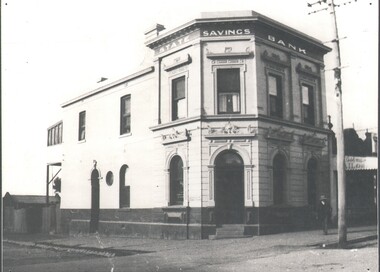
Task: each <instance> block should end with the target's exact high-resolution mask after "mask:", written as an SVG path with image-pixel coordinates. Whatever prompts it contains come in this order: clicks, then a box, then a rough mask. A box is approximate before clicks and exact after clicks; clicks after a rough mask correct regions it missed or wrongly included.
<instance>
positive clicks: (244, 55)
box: [206, 47, 254, 59]
mask: <svg viewBox="0 0 380 272" xmlns="http://www.w3.org/2000/svg"><path fill="white" fill-rule="evenodd" d="M253 55H254V54H253V52H252V51H251V49H250V48H249V47H247V49H246V51H245V52H232V48H231V47H226V48H225V49H224V52H222V53H212V52H210V51H208V49H207V52H206V56H207V58H209V59H220V58H248V57H250V56H252V57H253Z"/></svg>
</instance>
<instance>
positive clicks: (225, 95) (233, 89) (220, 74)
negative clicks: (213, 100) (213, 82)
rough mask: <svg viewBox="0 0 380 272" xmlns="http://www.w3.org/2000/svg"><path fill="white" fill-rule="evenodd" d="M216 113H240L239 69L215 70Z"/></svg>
mask: <svg viewBox="0 0 380 272" xmlns="http://www.w3.org/2000/svg"><path fill="white" fill-rule="evenodd" d="M217 93H218V113H240V69H239V68H230V69H218V70H217Z"/></svg>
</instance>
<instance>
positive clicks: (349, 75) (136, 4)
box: [1, 0, 379, 195]
mask: <svg viewBox="0 0 380 272" xmlns="http://www.w3.org/2000/svg"><path fill="white" fill-rule="evenodd" d="M329 1H330V0H329ZM307 2H309V3H313V2H316V1H307V0H291V1H283V0H228V1H227V0H192V1H178V0H163V1H153V0H140V1H124V0H107V1H105V0H75V1H74V0H65V1H62V0H8V1H7V0H5V1H1V77H2V78H1V118H2V119H1V126H2V131H1V136H2V137H1V139H2V151H1V152H2V154H1V155H2V166H1V175H2V195H4V194H5V193H6V192H10V193H11V194H41V195H43V194H45V190H46V189H45V184H46V150H47V147H46V141H47V128H48V127H49V126H51V125H53V124H55V123H56V122H58V121H60V120H61V118H62V115H61V113H62V111H61V107H60V105H61V104H62V103H64V102H65V101H68V100H70V99H72V98H74V97H77V96H79V95H81V94H83V93H85V92H88V91H91V90H92V89H93V88H94V87H96V82H97V81H99V79H100V78H101V77H107V78H109V79H118V78H121V77H124V76H126V75H129V74H131V73H133V72H135V71H136V69H137V67H138V66H139V65H140V64H141V63H142V61H143V59H144V52H145V50H146V49H145V46H144V32H145V30H147V29H148V28H149V27H151V26H152V25H154V24H156V23H160V24H163V25H164V26H165V27H166V29H167V30H171V29H173V28H176V27H178V26H180V25H182V24H184V23H186V22H188V21H191V20H193V19H195V18H199V17H200V13H201V12H209V11H228V10H254V11H256V12H259V13H261V14H263V15H265V16H267V17H270V18H272V19H274V20H276V21H279V22H281V23H283V24H286V25H288V26H290V27H293V28H295V29H297V30H299V31H301V32H304V33H306V34H308V35H310V36H313V37H315V38H317V39H319V40H321V41H322V42H326V43H325V45H327V46H331V43H328V42H329V41H331V40H332V39H333V38H334V34H333V30H332V22H331V17H332V16H331V15H330V14H329V12H327V11H320V12H317V13H312V14H310V15H309V14H308V13H310V12H312V11H315V10H319V9H322V8H324V7H325V5H323V4H316V5H313V6H312V7H311V8H310V7H308V6H307ZM335 4H340V7H337V12H336V14H337V19H338V31H339V37H341V38H343V39H341V41H340V46H341V48H340V49H341V60H342V61H341V62H342V66H343V67H344V68H343V69H342V92H343V120H344V127H345V128H349V127H355V129H357V130H358V133H359V135H360V136H363V133H364V132H365V130H366V129H369V130H370V131H377V124H378V120H377V116H378V87H377V86H378V10H379V8H378V1H375V0H374V1H371V0H356V1H355V0H335ZM333 58H334V52H332V53H329V54H327V55H326V57H325V65H326V67H325V69H326V71H325V77H326V90H327V106H328V108H327V110H328V114H329V115H331V116H332V118H333V119H332V122H333V123H336V121H335V116H336V113H335V104H334V103H333V101H334V98H333V93H334V85H333V72H332V70H331V69H333V68H334V67H332V60H333Z"/></svg>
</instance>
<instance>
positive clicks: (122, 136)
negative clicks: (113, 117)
mask: <svg viewBox="0 0 380 272" xmlns="http://www.w3.org/2000/svg"><path fill="white" fill-rule="evenodd" d="M129 136H132V132H130V133H125V134H122V135H119V138H125V137H129Z"/></svg>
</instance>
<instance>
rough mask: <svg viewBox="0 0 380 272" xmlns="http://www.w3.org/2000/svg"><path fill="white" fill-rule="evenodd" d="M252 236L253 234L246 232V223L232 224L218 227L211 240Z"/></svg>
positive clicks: (210, 237)
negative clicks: (246, 233)
mask: <svg viewBox="0 0 380 272" xmlns="http://www.w3.org/2000/svg"><path fill="white" fill-rule="evenodd" d="M245 237H251V235H245V234H244V225H240V224H236V225H235V224H231V225H223V226H221V227H218V228H217V229H216V234H215V235H210V236H209V239H210V240H215V239H227V238H245Z"/></svg>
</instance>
